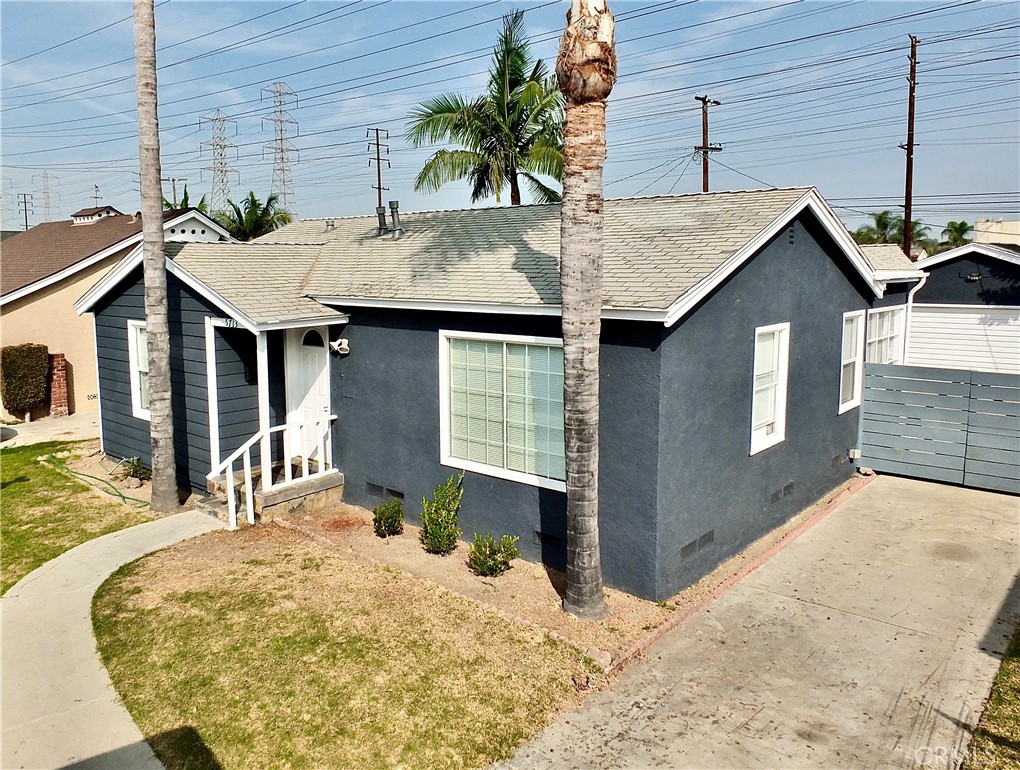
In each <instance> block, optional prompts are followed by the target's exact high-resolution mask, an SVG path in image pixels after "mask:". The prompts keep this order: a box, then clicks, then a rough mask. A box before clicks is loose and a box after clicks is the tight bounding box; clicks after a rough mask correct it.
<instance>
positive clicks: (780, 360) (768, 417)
mask: <svg viewBox="0 0 1020 770" xmlns="http://www.w3.org/2000/svg"><path fill="white" fill-rule="evenodd" d="M789 359H790V324H788V323H783V324H776V325H774V326H761V327H759V328H757V329H755V330H754V369H753V372H754V375H753V376H754V382H753V385H752V391H751V451H750V454H752V455H753V454H757V453H758V452H761V451H762V450H764V449H768V448H769V447H771V446H775V445H776V444H778V443H779V442H781V441H783V440H784V439H785V438H786V387H787V374H788V370H789Z"/></svg>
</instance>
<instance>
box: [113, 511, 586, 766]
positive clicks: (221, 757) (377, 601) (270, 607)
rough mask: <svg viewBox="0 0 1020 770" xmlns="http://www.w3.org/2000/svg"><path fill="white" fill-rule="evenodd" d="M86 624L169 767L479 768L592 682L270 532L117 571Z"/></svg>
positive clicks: (439, 593)
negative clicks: (90, 625) (89, 623)
mask: <svg viewBox="0 0 1020 770" xmlns="http://www.w3.org/2000/svg"><path fill="white" fill-rule="evenodd" d="M93 620H94V624H95V630H96V636H97V639H98V641H99V649H100V652H101V655H102V658H103V662H104V663H105V665H106V667H107V669H108V670H109V672H110V676H111V677H112V679H113V681H114V683H115V685H116V687H117V690H118V691H119V692H120V694H121V696H122V697H123V699H124V701H125V703H126V704H127V707H128V709H129V711H130V712H131V714H132V716H133V717H134V718H135V721H136V722H137V723H138V725H139V727H140V728H141V729H142V731H143V733H144V734H145V735H146V736H148V737H149V740H150V742H151V743H152V744H153V748H154V749H155V751H156V753H157V754H158V755H159V757H160V759H161V760H162V761H163V762H164V764H165V765H166V766H167V767H168V768H170V769H171V770H177V769H180V768H189V770H190V769H192V768H211V767H216V766H217V764H216V763H219V765H220V766H222V767H223V768H226V769H227V770H230V769H231V768H238V769H241V768H252V767H265V768H313V767H314V768H327V767H328V768H373V767H378V768H399V767H406V768H460V767H479V766H484V765H487V764H489V763H491V762H493V761H496V760H499V759H501V758H505V757H507V756H509V755H510V753H511V752H512V750H513V749H514V748H515V747H516V746H517V745H519V744H520V743H521V742H522V741H523V740H524V739H526V738H527V737H528V736H530V735H532V734H534V733H535V732H537V731H538V730H540V729H541V728H542V727H544V726H545V725H546V724H548V722H549V721H550V720H551V718H552V717H553V716H554V715H555V714H556V713H558V712H559V711H561V710H563V709H564V708H567V707H569V706H571V705H574V704H575V703H577V702H578V701H579V700H580V699H581V697H583V693H580V692H579V691H578V690H579V685H580V687H581V689H584V687H585V684H586V683H589V686H599V685H600V684H601V682H602V678H601V675H599V674H596V673H595V672H596V666H595V665H594V663H593V662H592V661H591V660H590V659H589V658H587V657H585V656H583V655H581V654H580V653H578V652H577V651H576V650H575V649H574V648H572V647H570V646H568V645H563V644H559V643H556V642H553V641H550V640H549V639H548V637H546V636H545V635H544V634H541V633H539V632H537V631H534V630H531V629H528V628H525V627H522V626H520V625H518V624H515V623H513V622H511V621H509V620H507V619H505V618H503V617H500V616H499V615H496V614H494V613H492V612H489V611H486V610H485V609H483V608H481V607H479V606H478V605H476V604H474V603H472V602H469V601H466V600H464V599H462V598H459V597H456V596H454V595H453V594H451V593H450V592H448V591H444V590H443V589H441V588H439V587H438V586H436V585H435V584H433V583H431V582H427V581H422V580H416V579H415V578H413V577H410V576H408V575H406V574H405V573H403V572H401V571H397V570H392V569H390V568H387V567H385V566H381V565H366V564H364V563H361V562H358V561H355V560H350V559H345V558H343V557H342V556H341V555H339V554H337V553H333V552H330V551H328V550H324V549H323V548H322V547H321V546H319V545H317V544H315V543H313V542H310V541H309V540H307V539H305V538H302V537H300V536H298V535H295V534H292V533H290V532H286V531H284V530H282V529H280V528H277V527H259V528H254V529H250V530H244V531H242V532H239V533H226V532H223V533H214V534H212V535H207V536H205V537H202V538H199V539H197V540H193V541H190V542H187V543H183V544H181V545H178V546H175V547H173V548H170V549H168V550H165V551H161V552H159V553H156V554H153V555H150V556H148V557H145V558H143V559H141V560H139V561H137V562H134V563H133V564H130V565H127V566H126V567H124V568H122V569H121V570H120V571H119V572H118V573H116V574H115V575H114V576H113V577H112V578H111V579H110V580H108V581H107V582H106V583H105V584H104V585H103V586H102V587H101V589H100V590H99V592H98V593H97V595H96V598H95V601H94V606H93ZM189 728H191V729H189ZM196 733H197V735H198V736H199V737H200V739H201V742H202V743H204V746H205V748H207V749H208V751H205V750H201V748H202V747H201V746H196V745H194V742H193V736H194V735H195V734H196ZM181 736H191V738H187V737H184V738H182V737H181Z"/></svg>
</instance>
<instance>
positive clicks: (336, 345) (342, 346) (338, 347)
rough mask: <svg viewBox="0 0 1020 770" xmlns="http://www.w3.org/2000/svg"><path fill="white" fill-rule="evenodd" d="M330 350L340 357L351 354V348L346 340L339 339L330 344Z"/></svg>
mask: <svg viewBox="0 0 1020 770" xmlns="http://www.w3.org/2000/svg"><path fill="white" fill-rule="evenodd" d="M329 348H330V350H332V351H333V352H334V353H336V354H337V355H339V356H346V355H347V354H348V353H350V352H351V346H350V345H348V344H347V340H346V339H339V340H336V341H334V342H331V343H329Z"/></svg>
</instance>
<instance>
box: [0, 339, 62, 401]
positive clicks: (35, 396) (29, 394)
mask: <svg viewBox="0 0 1020 770" xmlns="http://www.w3.org/2000/svg"><path fill="white" fill-rule="evenodd" d="M49 375H50V356H49V350H48V349H47V348H46V346H45V345H35V344H32V343H29V344H26V345H8V346H7V347H4V348H0V399H2V400H3V404H4V408H5V409H6V410H7V411H8V412H11V413H13V412H26V411H28V410H29V409H32V408H34V407H37V406H43V405H45V404H46V400H47V393H46V386H47V384H48V380H49Z"/></svg>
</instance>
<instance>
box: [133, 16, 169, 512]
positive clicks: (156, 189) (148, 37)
mask: <svg viewBox="0 0 1020 770" xmlns="http://www.w3.org/2000/svg"><path fill="white" fill-rule="evenodd" d="M134 33H135V80H136V85H135V88H136V92H137V96H138V167H139V173H140V176H139V180H140V185H139V186H140V191H141V198H142V277H143V281H144V283H145V329H146V336H147V339H148V343H147V351H148V356H149V377H148V383H149V413H150V416H151V417H150V422H149V434H150V442H151V445H152V510H153V511H155V512H157V513H169V512H171V511H173V510H175V509H176V508H177V506H178V504H179V503H180V500H179V498H178V496H177V463H176V460H175V458H174V416H173V408H172V404H171V397H170V396H171V393H170V327H169V324H168V322H167V291H166V257H165V256H164V254H163V206H162V201H163V191H162V189H161V187H160V183H159V179H160V176H161V174H160V162H159V119H158V117H157V115H156V18H155V12H154V7H153V0H134Z"/></svg>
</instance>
